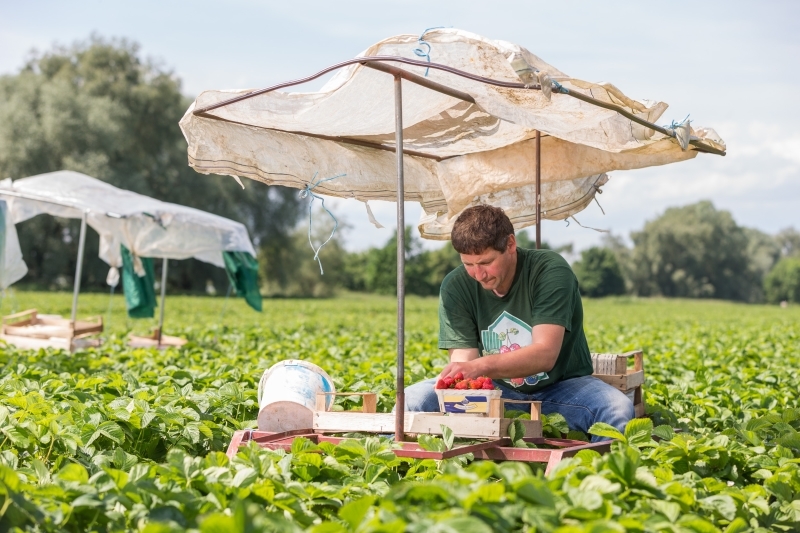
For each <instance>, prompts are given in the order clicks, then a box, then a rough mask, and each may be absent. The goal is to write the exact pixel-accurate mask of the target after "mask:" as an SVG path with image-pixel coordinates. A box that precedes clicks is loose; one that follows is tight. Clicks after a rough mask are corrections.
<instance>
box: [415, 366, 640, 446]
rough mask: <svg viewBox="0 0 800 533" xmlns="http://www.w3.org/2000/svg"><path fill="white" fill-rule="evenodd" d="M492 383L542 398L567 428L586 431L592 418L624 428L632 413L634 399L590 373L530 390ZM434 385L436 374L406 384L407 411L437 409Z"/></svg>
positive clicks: (511, 393)
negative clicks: (520, 389)
mask: <svg viewBox="0 0 800 533" xmlns="http://www.w3.org/2000/svg"><path fill="white" fill-rule="evenodd" d="M494 384H495V386H496V387H497V388H498V389H500V390H501V391H502V392H503V398H507V399H509V400H528V401H537V402H542V413H544V414H545V415H549V414H552V413H560V414H561V415H563V416H564V418H565V419H566V420H567V424H568V425H569V427H570V429H574V430H578V431H582V432H584V433H586V434H587V435H588V434H589V428H590V427H592V424H594V423H595V422H605V423H606V424H610V425H612V426H614V427H615V428H617V429H618V430H619V431H620V432H624V431H625V426H626V425H627V423H628V422H629V421H630V420H631V419H632V418H633V416H634V412H633V402H631V401H630V399H628V397H627V396H625V394H623V393H622V392H621V391H619V390H617V389H615V388H614V387H612V386H611V385H608V384H607V383H604V382H602V381H600V380H599V379H597V378H595V377H593V376H583V377H579V378H572V379H567V380H565V381H559V382H558V383H555V384H553V385H550V386H548V387H545V388H544V389H541V390H538V391H536V392H533V393H530V394H526V393H523V392H519V391H516V390H514V389H512V388H510V387H507V386H505V383H504V382H502V381H499V380H495V382H494ZM435 386H436V378H431V379H426V380H425V381H420V382H419V383H415V384H413V385H411V386H410V387H406V391H405V394H406V411H423V412H428V413H430V412H438V411H439V399H438V397H437V396H436V392H435V391H434V387H435ZM506 408H507V409H524V410H526V411H527V410H528V406H526V405H525V404H513V403H512V404H506ZM591 437H592V442H597V441H600V440H604V439H603V438H601V437H596V436H594V435H592V436H591Z"/></svg>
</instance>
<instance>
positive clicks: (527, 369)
mask: <svg viewBox="0 0 800 533" xmlns="http://www.w3.org/2000/svg"><path fill="white" fill-rule="evenodd" d="M557 357H558V354H557V353H556V354H555V357H554V356H553V354H551V353H548V350H547V348H546V347H544V346H541V345H539V344H535V343H534V344H531V345H528V346H525V347H523V348H520V349H519V350H515V351H513V352H506V353H500V354H493V355H486V356H484V357H481V358H480V359H476V360H475V361H472V364H474V365H475V370H476V371H478V374H479V375H481V376H489V377H490V378H493V379H510V378H522V377H526V376H533V375H535V374H538V373H539V372H549V371H551V370H552V369H553V366H554V365H555V363H556V358H557Z"/></svg>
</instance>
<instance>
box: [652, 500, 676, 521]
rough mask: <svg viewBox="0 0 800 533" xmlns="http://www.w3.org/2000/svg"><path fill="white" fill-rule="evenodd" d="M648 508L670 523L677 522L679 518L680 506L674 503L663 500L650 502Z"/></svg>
mask: <svg viewBox="0 0 800 533" xmlns="http://www.w3.org/2000/svg"><path fill="white" fill-rule="evenodd" d="M650 507H651V508H652V509H653V510H654V511H656V512H657V513H661V514H663V515H664V516H665V517H667V520H669V521H670V522H671V523H673V524H674V523H675V522H677V521H678V518H680V516H681V506H680V505H678V504H677V503H675V502H668V501H664V500H650Z"/></svg>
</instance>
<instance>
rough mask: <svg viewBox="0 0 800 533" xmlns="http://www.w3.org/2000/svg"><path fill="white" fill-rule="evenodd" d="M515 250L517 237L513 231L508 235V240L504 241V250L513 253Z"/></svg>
mask: <svg viewBox="0 0 800 533" xmlns="http://www.w3.org/2000/svg"><path fill="white" fill-rule="evenodd" d="M516 251H517V237H516V235H514V234H513V233H512V234H511V235H509V236H508V242H507V243H506V252H511V253H514V252H516Z"/></svg>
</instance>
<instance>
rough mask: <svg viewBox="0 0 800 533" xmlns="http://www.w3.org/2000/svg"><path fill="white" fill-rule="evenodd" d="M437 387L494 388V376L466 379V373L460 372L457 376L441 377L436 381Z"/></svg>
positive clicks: (463, 388) (462, 388) (460, 388)
mask: <svg viewBox="0 0 800 533" xmlns="http://www.w3.org/2000/svg"><path fill="white" fill-rule="evenodd" d="M436 388H437V389H458V390H466V389H473V390H478V389H482V390H494V383H492V378H488V377H486V376H481V377H479V378H475V379H464V374H463V373H461V372H459V373H458V374H456V375H455V376H448V377H446V378H441V379H439V381H437V382H436Z"/></svg>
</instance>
